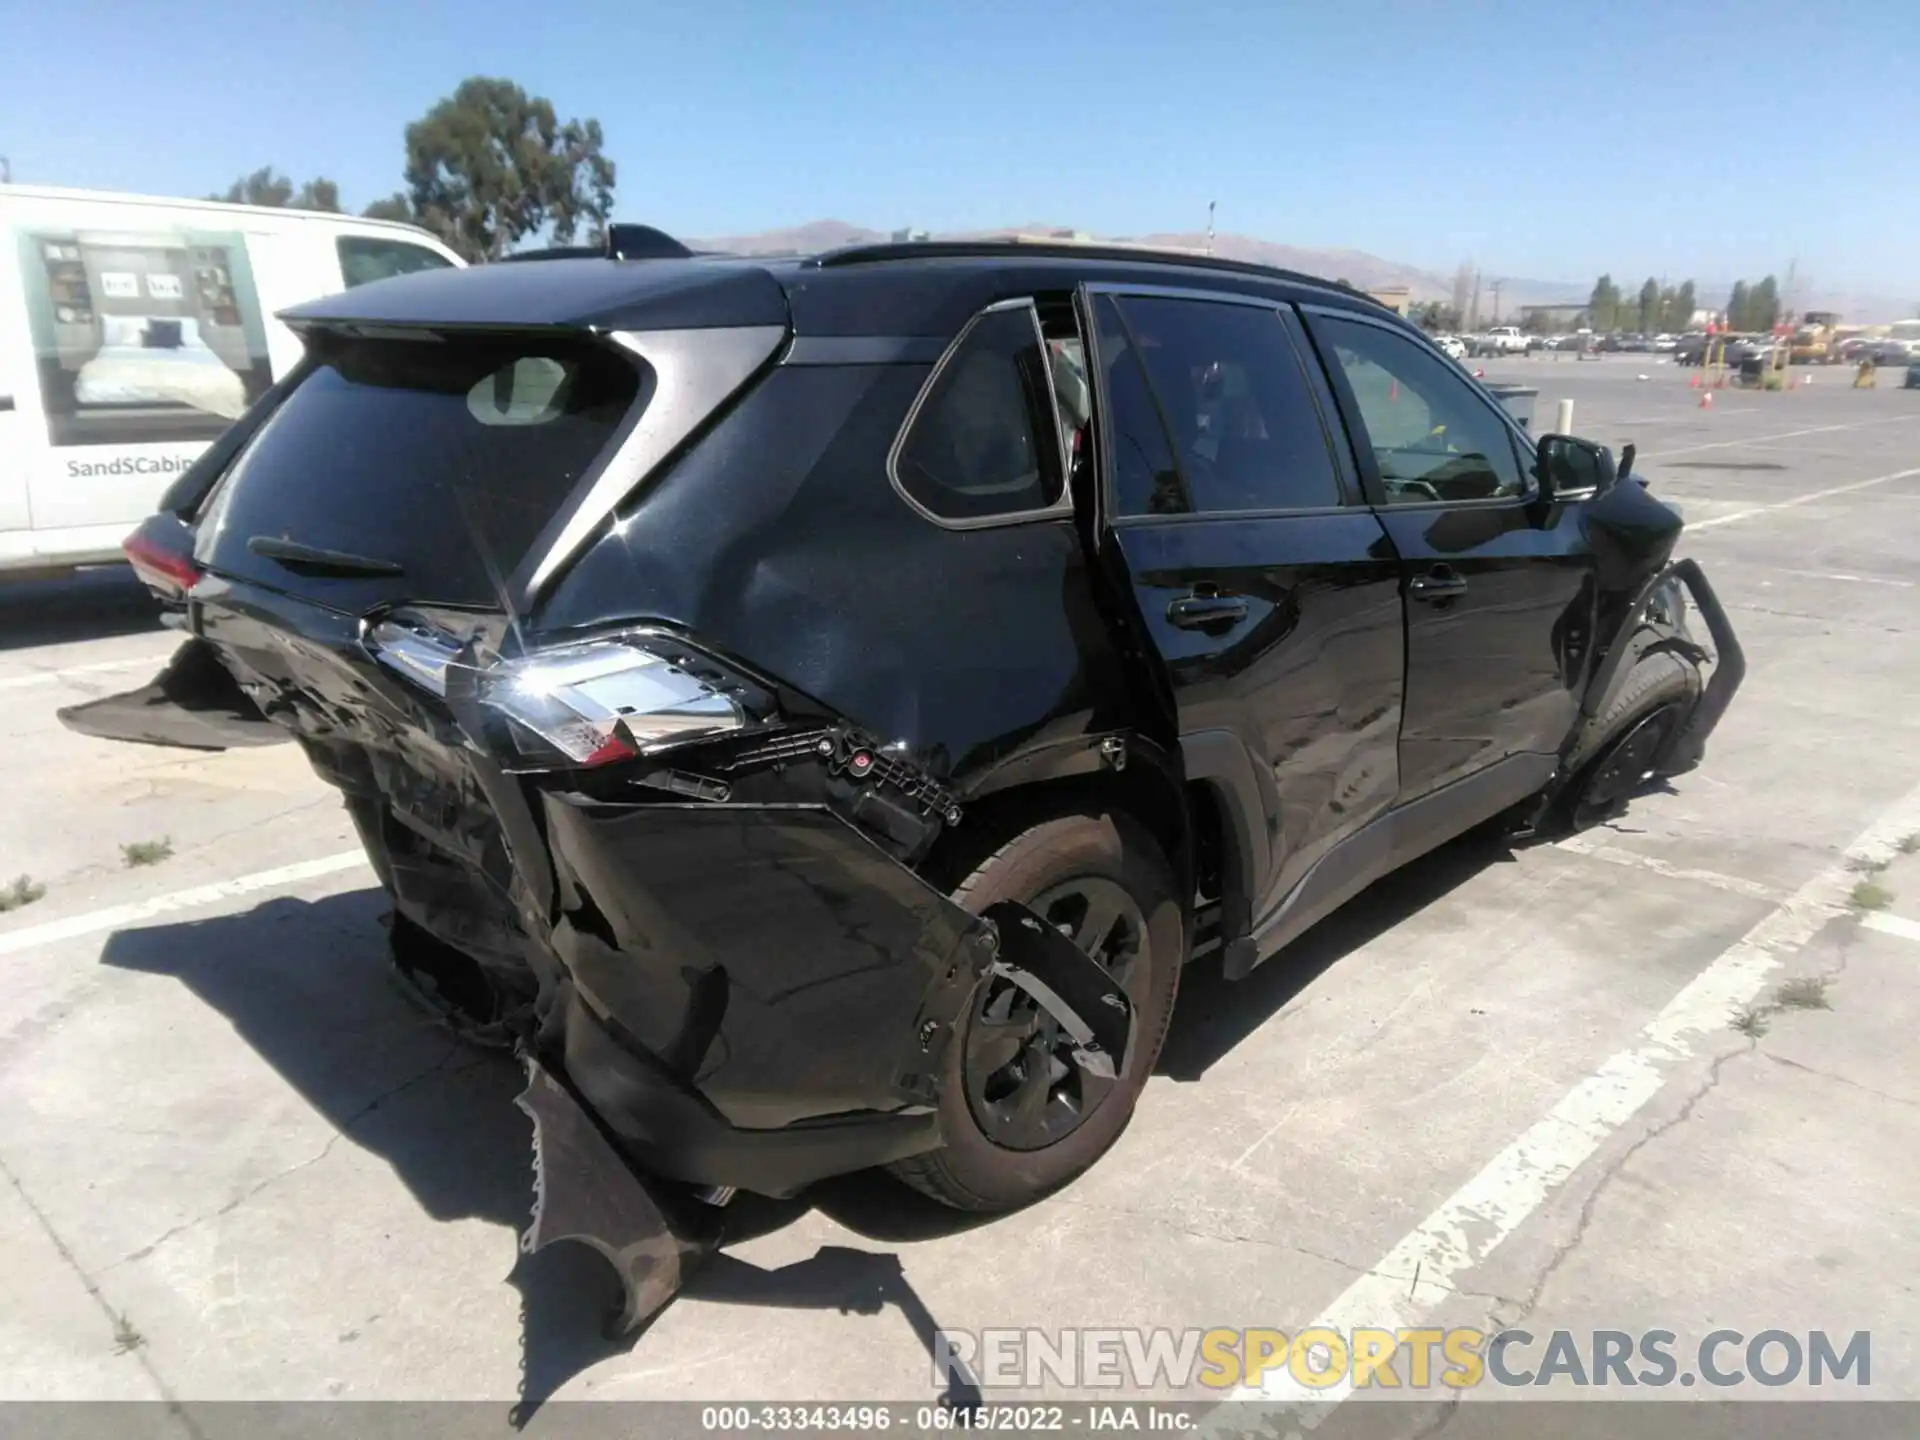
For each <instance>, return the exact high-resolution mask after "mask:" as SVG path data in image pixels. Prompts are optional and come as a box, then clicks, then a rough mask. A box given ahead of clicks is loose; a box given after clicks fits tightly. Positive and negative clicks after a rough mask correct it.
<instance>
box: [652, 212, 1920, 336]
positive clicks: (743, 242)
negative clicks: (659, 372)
mask: <svg viewBox="0 0 1920 1440" xmlns="http://www.w3.org/2000/svg"><path fill="white" fill-rule="evenodd" d="M1063 230H1064V231H1067V232H1068V233H1072V232H1071V228H1070V227H1065V226H1059V225H1055V224H1052V223H1044V222H1038V221H1034V222H1029V223H1026V224H1020V225H1004V226H1000V227H998V228H994V229H984V230H963V231H941V232H937V233H935V234H934V236H933V238H934V239H936V240H980V239H988V238H992V237H996V236H1008V235H1044V234H1049V233H1052V232H1056V231H1063ZM890 238H891V236H890V235H889V234H888V233H887V232H885V231H881V230H874V229H870V228H868V227H867V226H864V225H852V224H848V223H847V222H846V221H844V220H813V221H810V222H808V223H807V224H805V225H795V226H792V227H789V228H787V229H784V230H765V231H761V232H760V233H758V234H754V235H721V236H712V237H708V238H705V239H694V240H689V241H688V242H687V243H688V244H689V245H692V246H693V247H694V248H695V249H701V250H720V251H725V252H727V253H728V254H734V255H783V254H795V253H798V254H802V255H806V254H814V253H817V252H819V251H821V250H832V249H836V248H839V247H841V246H845V245H871V244H875V243H878V242H883V241H886V240H888V239H890ZM1099 238H1103V239H1111V240H1114V241H1116V242H1123V243H1126V244H1130V245H1157V246H1165V247H1167V248H1169V249H1178V250H1196V251H1197V250H1200V249H1202V248H1204V247H1205V245H1206V243H1207V237H1206V235H1205V234H1204V233H1202V232H1200V231H1198V230H1186V231H1157V232H1155V233H1153V234H1150V235H1114V236H1103V237H1099ZM1213 253H1214V254H1216V255H1221V256H1224V257H1226V258H1228V259H1231V260H1251V261H1253V262H1255V263H1257V264H1261V265H1276V266H1279V267H1280V268H1282V269H1286V270H1298V271H1302V272H1304V273H1305V274H1308V275H1324V276H1326V277H1327V278H1328V279H1329V280H1348V281H1351V282H1352V283H1353V284H1354V285H1356V286H1358V287H1359V288H1360V289H1362V290H1380V289H1386V288H1390V287H1397V286H1405V287H1406V288H1407V290H1408V292H1409V293H1410V294H1411V296H1412V297H1413V299H1415V300H1416V301H1418V300H1451V299H1452V298H1453V280H1454V277H1453V275H1452V273H1450V272H1441V271H1437V270H1427V269H1423V268H1421V267H1420V266H1418V265H1409V264H1406V263H1404V262H1402V261H1399V260H1388V259H1384V258H1382V257H1381V256H1378V255H1370V254H1368V253H1367V252H1366V251H1364V250H1338V249H1311V248H1307V247H1303V246H1298V245H1283V244H1281V243H1280V242H1278V241H1275V240H1262V239H1260V238H1259V237H1258V236H1254V235H1235V234H1219V235H1216V236H1214V239H1213ZM1613 278H1614V282H1615V283H1616V284H1617V285H1619V286H1620V288H1621V289H1622V290H1624V291H1627V292H1628V293H1630V294H1631V293H1634V292H1637V291H1638V289H1639V280H1636V279H1634V278H1633V277H1631V276H1628V275H1625V274H1620V275H1615V276H1614V277H1613ZM1640 278H1641V279H1644V278H1645V277H1644V276H1642V277H1640ZM1749 278H1750V279H1754V280H1757V279H1759V278H1760V277H1759V275H1754V276H1751V277H1749ZM1781 278H1782V279H1784V278H1785V277H1784V276H1782V277H1781ZM1493 279H1494V276H1492V275H1491V274H1487V275H1483V278H1482V282H1481V291H1480V308H1481V311H1482V313H1483V314H1488V315H1490V314H1491V313H1492V308H1493V290H1492V281H1493ZM1500 279H1501V286H1500V310H1501V314H1502V315H1512V314H1514V313H1515V312H1516V311H1517V310H1518V309H1519V307H1520V306H1522V305H1575V304H1579V303H1580V302H1582V301H1584V300H1585V299H1586V298H1587V296H1588V294H1590V293H1591V291H1592V289H1593V281H1591V280H1536V279H1526V278H1520V277H1515V276H1503V277H1500ZM1732 288H1733V282H1732V281H1731V280H1726V281H1721V280H1697V281H1696V282H1695V289H1696V292H1697V293H1698V295H1699V297H1700V303H1701V304H1702V305H1712V304H1720V303H1724V302H1723V297H1724V296H1726V295H1727V293H1728V292H1729V291H1731V290H1732ZM1798 308H1801V309H1810V310H1834V311H1838V312H1839V313H1840V314H1841V315H1842V316H1844V317H1845V318H1846V319H1848V320H1850V321H1861V322H1874V321H1887V320H1893V319H1898V318H1901V317H1903V316H1906V315H1910V314H1914V313H1916V304H1915V297H1913V296H1898V295H1887V294H1875V293H1872V292H1869V291H1863V290H1853V289H1847V288H1839V287H1824V286H1820V285H1818V284H1817V283H1816V284H1815V285H1814V286H1813V287H1812V288H1810V289H1809V290H1808V291H1807V293H1806V295H1805V297H1804V298H1803V299H1801V300H1800V302H1799V307H1798Z"/></svg>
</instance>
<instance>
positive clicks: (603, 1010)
mask: <svg viewBox="0 0 1920 1440" xmlns="http://www.w3.org/2000/svg"><path fill="white" fill-rule="evenodd" d="M541 799H542V804H543V809H544V815H545V821H546V826H547V833H548V837H549V841H550V844H551V846H552V849H553V855H554V862H555V869H556V872H557V874H558V877H559V882H560V888H561V916H560V919H559V921H558V923H557V924H556V926H555V928H554V932H553V946H554V949H555V952H556V953H557V954H558V955H559V956H560V958H561V959H562V960H563V961H564V962H565V963H566V966H567V968H568V970H569V972H570V973H571V975H572V977H573V981H574V984H575V985H576V986H577V988H578V989H579V991H580V993H581V995H582V997H583V998H584V999H585V1000H586V1001H587V1003H588V1004H589V1005H590V1006H591V1008H592V1009H593V1010H594V1011H595V1012H596V1013H597V1014H598V1015H599V1016H600V1017H601V1019H602V1021H603V1022H606V1023H607V1025H608V1029H609V1030H610V1032H611V1033H613V1034H614V1035H615V1036H616V1037H617V1038H619V1039H620V1040H621V1041H622V1042H623V1043H624V1044H626V1045H628V1046H629V1047H630V1048H631V1047H633V1046H636V1045H637V1046H638V1047H639V1048H640V1050H642V1051H644V1052H646V1053H648V1054H650V1055H651V1056H652V1057H653V1058H654V1059H657V1060H658V1061H660V1062H661V1063H662V1064H663V1065H665V1067H666V1068H667V1069H668V1070H669V1071H670V1072H671V1073H672V1074H673V1075H674V1077H675V1078H676V1079H678V1080H680V1081H681V1082H682V1083H685V1084H691V1085H693V1086H694V1087H696V1088H697V1089H698V1090H699V1091H700V1093H701V1094H702V1095H704V1096H705V1097H706V1099H707V1100H708V1102H709V1103H711V1104H712V1105H713V1106H714V1108H715V1109H716V1110H718V1111H719V1112H720V1113H721V1114H722V1115H723V1116H725V1118H726V1119H727V1120H728V1121H729V1122H730V1123H732V1124H734V1125H736V1126H739V1127H742V1128H747V1129H765V1128H772V1127H775V1126H780V1125H786V1124H790V1123H792V1122H794V1121H796V1120H803V1119H808V1118H812V1117H817V1116H824V1115H835V1114H845V1113H849V1112H857V1111H888V1110H898V1109H900V1108H902V1107H903V1106H908V1105H929V1104H931V1103H933V1101H934V1100H935V1098H936V1096H935V1090H934V1077H935V1076H936V1075H937V1074H938V1070H939V1064H940V1059H941V1055H942V1053H943V1049H944V1046H945V1043H946V1041H947V1038H948V1036H949V1034H950V1030H951V1025H952V1022H953V1020H954V1018H955V1015H956V1014H957V1012H958V1009H959V1006H960V1003H961V1002H962V1001H963V1000H964V998H965V997H966V995H967V994H968V993H970V992H971V990H972V987H973V984H974V982H975V980H976V979H977V977H978V974H979V971H980V968H981V967H982V966H983V965H984V964H985V963H986V962H987V961H989V960H990V959H991V958H992V944H991V939H990V934H991V931H990V928H989V927H987V926H985V925H984V924H983V922H981V921H980V920H978V919H976V918H975V917H973V916H971V915H968V914H967V913H966V912H965V911H963V910H961V909H960V908H959V907H958V906H957V905H955V904H954V903H953V902H952V901H950V900H948V899H947V898H946V897H945V896H943V895H941V894H939V893H938V892H936V891H935V890H933V889H932V888H931V887H930V886H928V885H927V884H926V882H925V881H923V880H921V879H920V878H919V877H918V876H916V875H914V874H913V873H912V872H911V871H909V870H907V869H906V868H905V867H904V866H902V865H901V864H900V863H899V862H898V861H896V860H894V859H893V858H892V857H890V856H888V855H887V854H886V853H885V852H884V851H882V850H881V849H879V848H878V847H877V846H876V845H874V844H873V843H872V842H871V841H869V840H867V839H866V838H865V837H864V836H862V835H861V834H859V833H858V832H857V831H855V830H854V829H853V827H852V826H851V825H849V824H848V823H847V822H846V821H843V820H841V819H840V818H839V817H838V816H837V815H835V814H834V813H833V812H832V811H830V810H827V809H825V808H824V807H819V806H807V805H793V806H760V805H715V804H652V805H623V804H607V803H602V802H595V801H591V800H587V799H585V798H584V797H581V796H578V795H571V794H563V793H552V792H549V793H546V794H544V795H543V796H542V797H541Z"/></svg>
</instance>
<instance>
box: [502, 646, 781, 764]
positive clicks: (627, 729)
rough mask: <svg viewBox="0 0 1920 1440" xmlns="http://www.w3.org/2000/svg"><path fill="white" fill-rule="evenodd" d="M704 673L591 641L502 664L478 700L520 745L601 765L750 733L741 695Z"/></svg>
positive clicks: (681, 659)
mask: <svg viewBox="0 0 1920 1440" xmlns="http://www.w3.org/2000/svg"><path fill="white" fill-rule="evenodd" d="M701 670H702V671H704V673H698V672H696V670H695V669H693V668H691V667H690V665H689V663H688V660H687V657H685V656H684V655H681V656H675V655H671V654H663V653H661V652H660V651H658V650H656V649H654V648H651V647H649V646H648V645H647V644H646V643H645V641H644V640H642V639H639V638H627V637H621V638H618V639H612V640H591V641H587V642H585V643H584V644H579V645H566V646H561V647H559V648H557V649H552V650H541V651H536V652H535V653H533V654H531V655H527V656H523V657H521V658H520V659H517V660H509V661H505V662H503V663H501V664H500V665H497V666H495V667H493V668H492V669H490V670H487V671H484V672H482V673H481V675H480V676H479V683H478V686H477V691H476V693H477V695H478V698H479V700H480V703H481V704H482V705H484V706H486V707H487V708H489V709H491V710H494V711H496V712H498V713H499V714H501V715H504V716H505V717H506V718H507V719H508V720H509V721H511V722H512V724H513V727H514V733H515V738H516V740H519V741H522V742H524V741H525V740H527V739H529V738H532V739H535V740H537V741H538V742H540V743H541V744H544V745H549V746H551V747H553V749H555V750H557V751H559V752H560V753H561V754H562V755H565V756H566V757H567V758H568V759H569V760H572V761H574V762H575V763H576V764H581V765H603V764H605V763H606V762H608V761H610V760H622V759H625V758H627V757H629V756H633V755H644V754H647V753H648V752H650V751H653V750H660V749H664V748H666V747H667V746H669V745H675V744H680V743H683V742H685V741H688V740H698V739H706V738H708V737H710V736H714V735H720V734H724V733H726V732H728V731H732V730H741V729H744V728H746V726H747V725H748V724H749V723H750V717H749V715H748V713H747V710H746V707H745V705H744V704H743V703H742V698H741V697H742V695H743V694H744V688H745V687H744V686H729V685H728V684H727V681H726V679H725V677H723V676H722V675H721V674H720V673H719V672H718V671H717V670H716V669H714V668H712V667H711V666H703V667H701ZM730 692H731V693H730ZM530 753H531V754H534V755H537V754H538V753H539V746H538V745H536V746H533V747H531V749H530Z"/></svg>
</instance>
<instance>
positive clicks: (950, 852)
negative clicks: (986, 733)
mask: <svg viewBox="0 0 1920 1440" xmlns="http://www.w3.org/2000/svg"><path fill="white" fill-rule="evenodd" d="M1187 788H1188V791H1189V792H1192V791H1194V790H1196V789H1203V788H1204V787H1195V786H1189V787H1187ZM1189 799H1190V796H1187V795H1182V794H1181V792H1180V790H1179V788H1178V786H1177V785H1176V784H1175V782H1174V781H1173V780H1172V779H1171V778H1169V777H1168V776H1166V775H1165V774H1163V773H1162V772H1161V771H1159V770H1158V769H1156V768H1155V767H1154V766H1152V765H1150V764H1145V763H1136V764H1129V765H1128V766H1127V767H1126V768H1125V769H1121V770H1105V771H1102V772H1100V773H1098V774H1093V775H1070V776H1064V777H1061V778H1058V779H1050V780H1036V781H1032V782H1029V783H1027V784H1024V785H1013V786H1009V787H1008V788H1007V789H1005V790H996V791H994V792H993V793H992V794H989V795H985V796H982V797H980V798H978V799H976V800H971V801H969V802H968V803H967V804H966V806H965V815H964V818H963V819H962V821H961V823H960V824H959V825H958V826H955V827H954V828H952V829H949V830H947V831H945V832H944V833H943V834H942V835H941V836H940V838H939V839H938V840H936V841H934V843H933V848H932V849H931V850H929V851H928V852H927V855H926V858H925V859H923V860H922V861H921V862H920V864H919V867H918V869H919V873H920V876H921V878H922V879H924V880H926V882H927V883H928V884H930V885H932V886H934V887H935V888H936V889H938V890H941V891H951V890H952V889H953V888H954V886H956V885H958V884H959V883H960V882H961V880H963V879H965V878H966V876H967V875H968V874H970V873H971V872H972V871H973V869H974V867H975V866H977V865H978V864H979V863H980V861H981V860H983V859H984V858H985V857H986V856H988V855H989V854H991V853H992V852H993V851H994V850H996V849H998V848H999V847H1000V846H1001V845H1002V844H1004V843H1005V842H1006V841H1007V840H1008V839H1010V838H1011V837H1012V836H1014V835H1016V834H1018V833H1019V832H1020V831H1022V830H1025V829H1028V828H1030V827H1032V826H1034V825H1037V824H1039V823H1040V822H1042V821H1044V820H1050V819H1053V818H1054V817H1056V816H1059V815H1066V814H1071V813H1074V812H1081V813H1086V814H1098V813H1100V812H1101V811H1103V810H1107V809H1114V810H1120V811H1124V812H1125V813H1126V814H1128V815H1130V816H1131V817H1132V818H1133V819H1134V820H1135V821H1137V822H1138V823H1139V824H1140V825H1141V826H1142V827H1144V828H1145V829H1146V831H1147V832H1148V833H1149V834H1150V835H1152V836H1153V837H1154V839H1155V840H1157V841H1159V843H1160V846H1161V848H1162V849H1164V850H1165V851H1166V854H1167V861H1168V863H1169V864H1171V865H1172V866H1173V868H1174V876H1175V879H1176V880H1177V882H1178V883H1179V886H1180V891H1179V893H1180V894H1182V895H1184V896H1188V897H1191V896H1192V894H1193V892H1194V885H1195V883H1196V881H1197V879H1198V878H1199V874H1200V873H1203V872H1201V871H1198V870H1197V868H1196V867H1197V866H1198V865H1201V864H1204V863H1205V861H1206V856H1207V855H1209V854H1212V853H1216V852H1217V850H1218V842H1217V839H1216V840H1214V841H1212V842H1208V843H1210V846H1211V848H1210V849H1208V850H1206V851H1204V852H1200V853H1197V849H1198V847H1197V845H1196V837H1197V836H1198V837H1200V838H1201V839H1204V837H1205V835H1206V833H1207V832H1206V829H1205V826H1204V824H1202V825H1201V826H1200V828H1199V830H1198V831H1196V821H1195V817H1194V816H1193V815H1192V814H1191V813H1190V810H1191V806H1190V804H1189ZM1217 833H1218V832H1217V828H1216V830H1215V831H1214V834H1215V835H1216V836H1217ZM1188 903H1191V902H1190V900H1189V902H1188Z"/></svg>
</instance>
